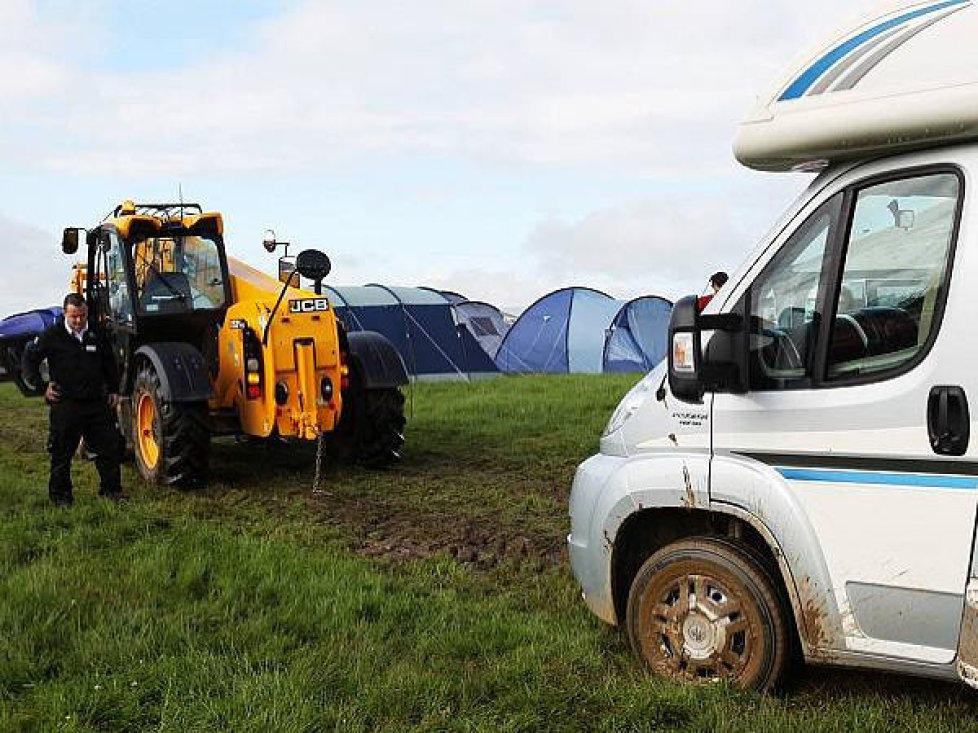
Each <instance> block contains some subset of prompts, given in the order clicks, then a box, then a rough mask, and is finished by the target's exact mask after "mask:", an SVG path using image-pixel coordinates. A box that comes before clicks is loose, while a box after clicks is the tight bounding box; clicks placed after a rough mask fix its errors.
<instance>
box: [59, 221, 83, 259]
mask: <svg viewBox="0 0 978 733" xmlns="http://www.w3.org/2000/svg"><path fill="white" fill-rule="evenodd" d="M83 231H84V229H79V228H78V227H68V228H67V229H65V230H64V232H63V233H62V235H61V251H62V252H64V253H65V254H66V255H73V254H75V252H77V251H78V240H79V239H80V238H81V232H83Z"/></svg>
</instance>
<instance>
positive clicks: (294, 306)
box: [289, 298, 329, 313]
mask: <svg viewBox="0 0 978 733" xmlns="http://www.w3.org/2000/svg"><path fill="white" fill-rule="evenodd" d="M328 310H329V301H328V300H326V298H306V299H305V300H290V301H289V312H291V313H315V312H317V311H328Z"/></svg>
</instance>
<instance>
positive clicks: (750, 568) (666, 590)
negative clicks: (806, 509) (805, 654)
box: [626, 537, 790, 691]
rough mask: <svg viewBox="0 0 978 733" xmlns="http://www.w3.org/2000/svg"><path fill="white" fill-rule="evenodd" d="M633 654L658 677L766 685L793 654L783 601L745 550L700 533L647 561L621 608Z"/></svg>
mask: <svg viewBox="0 0 978 733" xmlns="http://www.w3.org/2000/svg"><path fill="white" fill-rule="evenodd" d="M626 625H627V628H628V637H629V641H630V642H631V645H632V649H633V651H634V652H635V653H636V654H637V655H638V657H639V658H640V659H642V660H643V661H644V662H645V663H646V664H647V665H648V666H649V668H650V669H651V670H652V671H653V672H654V673H656V674H659V675H662V676H664V677H670V678H672V679H677V680H684V681H711V680H712V681H716V680H729V681H730V682H732V683H733V684H735V685H738V686H740V687H744V688H748V689H755V690H761V691H765V690H770V689H772V688H773V687H775V686H776V685H777V683H778V681H779V680H780V678H781V675H782V674H783V672H784V670H785V667H786V665H787V662H788V659H789V658H790V649H789V646H790V636H789V633H788V622H787V619H786V617H785V610H784V604H783V603H782V602H781V600H780V596H779V593H778V590H777V586H776V585H775V583H774V580H773V579H772V577H771V574H770V572H769V571H768V570H767V569H766V568H765V567H764V565H763V563H762V562H760V560H759V559H758V558H757V557H756V556H755V555H754V554H753V553H752V552H751V551H750V550H748V548H746V547H744V546H742V545H739V544H737V543H735V542H733V541H730V540H726V539H722V538H712V537H703V538H696V539H688V540H682V541H679V542H675V543H673V544H671V545H668V546H667V547H665V548H663V549H662V550H659V551H658V552H656V553H655V554H654V555H652V557H650V558H649V559H648V560H646V562H645V564H644V565H642V567H641V569H640V570H639V572H638V575H637V576H636V577H635V581H634V583H633V584H632V587H631V591H630V592H629V596H628V608H627V611H626Z"/></svg>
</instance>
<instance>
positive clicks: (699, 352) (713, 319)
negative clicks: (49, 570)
mask: <svg viewBox="0 0 978 733" xmlns="http://www.w3.org/2000/svg"><path fill="white" fill-rule="evenodd" d="M704 332H707V334H708V341H709V344H708V346H709V348H706V349H704V348H703V339H704V336H703V334H704ZM668 359H669V389H670V391H671V392H672V393H673V395H675V396H676V398H677V399H680V400H682V401H683V402H691V403H696V404H699V403H700V402H702V400H703V395H704V394H705V393H706V392H733V393H743V392H746V391H747V384H746V374H747V339H746V338H745V321H744V316H743V313H742V312H740V311H739V309H735V310H734V311H733V312H729V313H715V314H710V315H703V314H702V313H700V310H699V298H698V297H697V296H695V295H689V296H686V297H685V298H680V299H679V300H678V301H677V302H676V304H675V305H674V306H673V308H672V318H671V319H670V321H669V355H668Z"/></svg>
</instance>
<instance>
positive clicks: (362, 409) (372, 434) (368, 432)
mask: <svg viewBox="0 0 978 733" xmlns="http://www.w3.org/2000/svg"><path fill="white" fill-rule="evenodd" d="M406 422H407V421H406V419H405V417H404V395H403V394H402V393H401V390H400V389H398V388H397V387H389V388H385V389H363V388H361V387H359V385H357V384H355V385H354V386H353V388H352V389H350V391H349V392H347V393H346V394H345V395H344V402H343V414H342V416H341V417H340V424H339V426H338V428H337V430H336V433H335V434H334V435H333V438H332V440H331V441H330V447H331V451H332V454H333V456H334V457H337V458H340V459H341V460H346V461H349V462H351V463H358V464H360V465H363V466H368V467H371V468H381V467H383V466H387V465H390V464H392V463H396V462H397V461H399V460H400V459H401V449H402V448H403V447H404V426H405V424H406Z"/></svg>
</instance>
